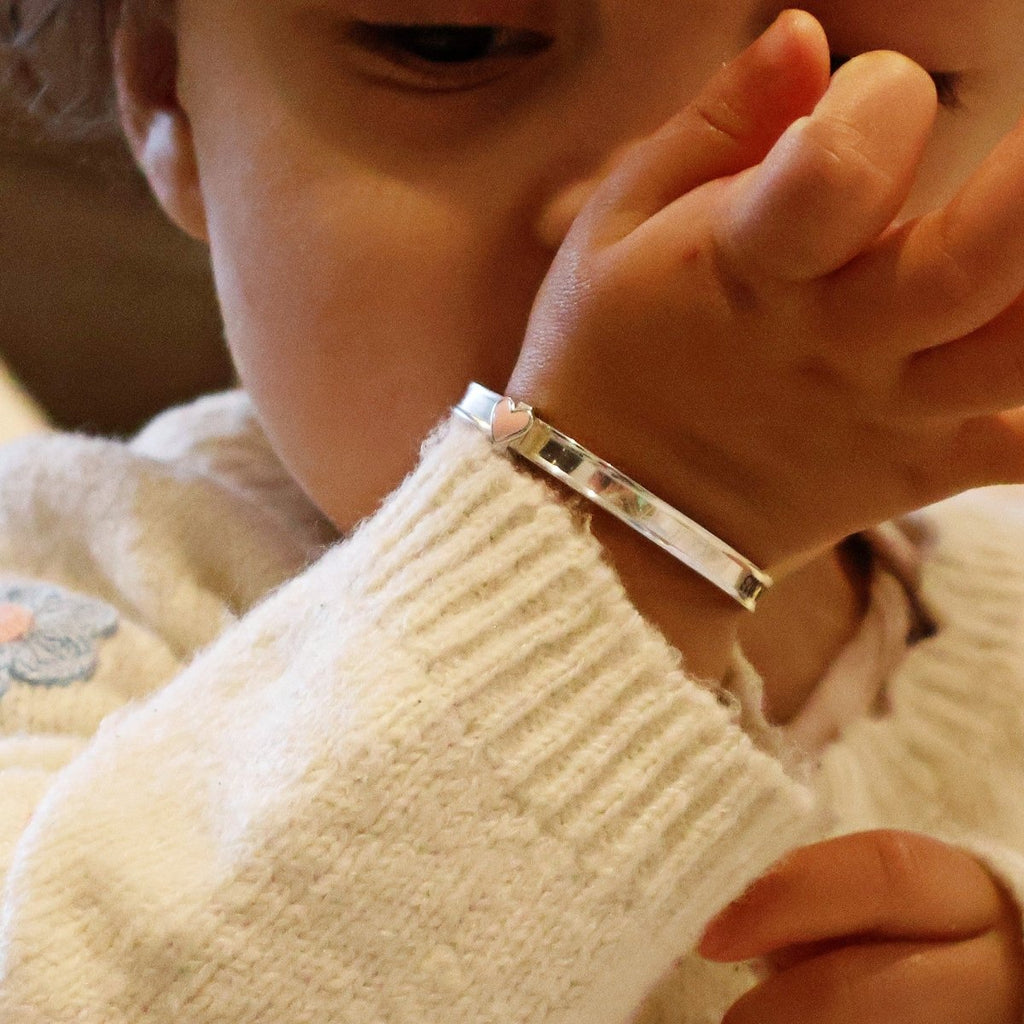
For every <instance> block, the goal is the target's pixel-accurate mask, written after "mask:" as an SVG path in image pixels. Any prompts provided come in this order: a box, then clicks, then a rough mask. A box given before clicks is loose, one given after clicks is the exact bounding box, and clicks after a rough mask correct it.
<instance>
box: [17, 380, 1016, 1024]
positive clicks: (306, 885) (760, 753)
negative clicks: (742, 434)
mask: <svg viewBox="0 0 1024 1024" xmlns="http://www.w3.org/2000/svg"><path fill="white" fill-rule="evenodd" d="M0 490H2V495H3V497H2V501H0V566H2V568H3V575H2V576H0V730H2V737H0V782H2V785H0V871H2V872H3V875H4V877H5V887H4V892H3V904H2V914H0V1021H2V1022H3V1024H44V1022H45V1024H61V1022H69V1024H70V1022H75V1024H127V1022H129V1021H130V1022H147V1024H165V1022H166V1024H171V1022H175V1024H177V1022H188V1024H214V1022H216V1024H250V1022H267V1024H313V1022H316V1024H433V1022H444V1024H463V1022H465V1024H541V1022H543V1024H625V1022H626V1021H629V1020H631V1019H633V1020H637V1021H641V1020H642V1021H643V1022H644V1024H653V1022H662V1021H664V1022H665V1024H669V1022H671V1024H697V1022H702V1024H704V1022H706V1024H711V1022H717V1021H719V1020H720V1018H721V1014H722V1012H723V1010H724V1008H725V1007H726V1006H727V1005H728V1004H729V1002H730V1001H731V1000H732V999H733V998H735V995H736V994H737V993H738V992H739V991H741V990H742V989H743V988H744V987H746V986H747V985H749V984H750V981H751V975H750V973H749V971H747V970H746V968H742V967H741V968H735V969H733V968H723V967H712V966H710V965H706V964H704V963H702V962H701V961H699V960H698V959H697V958H696V957H695V956H693V955H692V954H690V953H689V951H691V950H692V948H693V946H694V943H695V941H696V939H697V938H698V936H699V935H700V933H701V931H702V929H703V926H704V925H705V923H706V922H707V921H708V919H709V918H710V917H711V916H712V915H713V914H714V913H715V912H716V911H718V910H719V909H720V908H721V907H723V906H724V905H725V904H726V903H727V902H729V901H730V900H731V899H732V898H734V897H735V896H736V895H738V894H739V892H740V891H741V890H742V889H743V888H744V887H745V885H747V884H748V883H749V882H750V881H751V880H752V879H753V878H755V877H756V876H757V875H759V874H760V873H761V872H762V871H763V870H764V869H765V868H766V867H767V866H768V865H769V864H770V863H771V862H772V861H774V860H775V859H776V858H777V857H779V856H780V855H781V854H783V853H784V852H785V851H786V850H788V849H790V848H792V847H793V846H794V845H796V844H799V843H801V842H805V841H808V840H810V839H813V838H818V837H820V836H822V835H825V834H827V833H829V832H837V831H845V830H851V829H862V828H871V827H876V826H880V825H895V826H900V827H905V828H913V829H920V830H923V831H928V832H931V833H933V834H937V835H939V836H941V837H944V838H947V839H949V840H950V841H955V842H959V843H962V844H965V845H967V846H969V847H970V848H972V849H974V850H975V851H977V852H978V853H979V854H980V855H982V856H984V857H985V858H986V859H987V861H988V862H989V863H990V864H991V865H992V866H993V867H995V868H996V870H997V871H998V872H999V873H1000V874H1001V875H1002V877H1003V878H1004V879H1005V880H1006V881H1007V883H1008V884H1009V885H1010V886H1011V887H1012V888H1013V889H1014V891H1015V892H1016V893H1017V894H1018V896H1019V897H1020V898H1021V899H1022V900H1024V754H1022V752H1024V649H1022V644H1024V630H1022V629H1021V626H1022V618H1024V556H1022V552H1024V513H1021V512H1017V513H1015V514H1013V513H1010V512H1006V511H1004V510H1002V509H1000V510H999V513H998V514H993V510H992V503H993V500H994V499H990V498H988V497H987V496H986V495H970V496H965V497H963V498H960V499H958V500H956V501H954V502H949V503H946V504H945V505H944V506H942V507H939V508H936V509H935V510H933V513H932V514H933V515H934V517H935V518H936V519H937V520H938V521H939V525H940V530H941V544H940V547H939V549H938V552H937V553H936V554H935V556H934V557H933V559H932V560H931V562H930V563H929V565H928V566H927V568H926V574H925V581H924V587H925V597H926V599H927V600H928V601H929V602H930V604H931V607H932V610H933V611H934V612H935V613H936V614H937V616H938V618H939V621H940V625H941V628H940V632H939V634H938V636H936V637H935V638H933V639H931V640H929V641H927V642H925V643H923V644H921V645H920V646H918V647H916V648H915V649H914V650H913V652H912V654H911V655H910V656H909V657H908V659H907V660H906V661H905V663H904V664H903V666H902V667H901V668H900V670H899V672H898V674H897V677H896V678H894V679H893V680H892V681H891V686H890V691H889V692H890V696H891V702H892V709H891V711H890V713H889V714H888V715H887V716H886V717H884V718H882V719H877V720H870V721H863V722H859V723H857V724H856V725H855V726H854V727H853V728H850V729H848V730H847V732H846V733H845V734H844V736H843V738H842V739H841V741H840V742H838V743H836V744H834V745H833V746H832V747H830V748H829V749H828V751H827V752H826V754H825V756H824V757H823V759H822V762H821V764H820V766H809V765H804V766H801V765H799V764H796V762H795V759H794V757H793V756H791V755H786V756H780V751H779V749H778V743H777V738H776V736H775V735H774V733H773V732H772V731H771V730H769V729H768V728H767V727H766V726H765V725H764V724H763V722H759V720H758V716H757V711H756V707H754V706H753V705H752V704H750V703H749V702H748V705H747V706H746V707H745V708H740V707H737V706H736V705H735V704H731V703H730V702H729V701H727V700H722V699H720V698H716V697H715V696H714V695H713V694H712V693H710V692H709V691H708V690H707V689H706V688H705V687H703V686H701V685H698V684H697V683H696V682H694V681H693V680H691V679H688V678H687V676H686V675H685V673H684V671H683V670H682V668H681V666H680V664H679V660H678V656H677V654H676V653H675V652H674V651H673V650H672V649H671V648H669V647H668V646H667V645H666V644H665V643H664V641H663V640H662V639H661V637H660V636H659V635H658V634H657V633H656V632H655V631H654V630H653V629H651V628H650V627H649V626H648V625H647V624H646V623H645V622H644V621H643V620H642V619H641V618H640V616H639V615H638V614H637V613H636V611H635V610H634V609H633V607H632V606H631V605H630V604H629V602H628V601H627V600H626V598H625V596H624V594H623V592H622V591H621V589H620V586H619V584H618V582H617V580H616V578H615V577H614V574H613V573H612V571H611V570H610V569H609V568H608V567H607V565H606V564H605V563H604V562H603V561H602V558H601V552H600V549H599V547H598V545H597V544H596V543H595V542H594V541H593V540H592V538H591V537H590V536H589V535H588V534H587V533H586V531H585V530H584V529H582V528H581V527H580V526H579V524H578V523H577V522H575V521H574V519H573V517H572V516H571V515H570V513H569V512H568V511H567V510H566V509H565V508H564V507H562V506H561V505H560V504H558V502H556V501H554V500H553V499H552V497H551V495H550V494H549V492H548V491H547V489H546V488H545V487H544V486H543V485H542V484H540V483H538V482H537V481H535V480H534V479H532V478H531V477H530V476H528V475H526V474H523V473H521V472H519V471H518V470H517V469H516V468H515V467H513V466H512V465H511V463H509V462H508V461H506V460H504V459H501V458H498V457H496V456H495V455H494V454H493V453H492V452H491V451H490V450H489V448H488V447H487V445H486V444H485V443H484V442H483V441H482V439H481V438H479V437H478V436H477V435H476V433H475V432H474V431H473V430H472V429H471V428H469V427H467V426H465V425H463V424H459V423H451V424H448V425H446V426H445V427H444V428H442V429H441V430H440V431H439V432H438V434H437V435H436V436H435V437H434V438H433V439H432V440H431V441H430V442H429V443H428V445H427V446H426V448H425V450H424V454H423V458H422V461H421V463H420V465H419V467H418V468H417V469H416V471H415V472H414V473H413V474H412V475H411V476H410V477H409V479H408V480H407V481H406V482H405V483H404V485H403V486H402V487H401V488H400V490H399V491H398V492H396V494H395V495H394V496H392V497H391V498H390V499H389V500H388V501H387V503H386V504H385V505H384V506H383V508H382V509H381V510H380V511H379V512H378V513H377V514H376V515H375V516H373V517H372V518H371V519H369V520H368V521H367V522H365V523H364V524H363V525H362V526H361V527H360V528H359V529H358V530H357V531H356V532H355V533H354V535H353V536H352V537H351V538H349V539H348V540H347V541H345V542H344V543H341V544H337V545H334V546H333V547H330V548H329V550H327V551H326V553H324V554H323V555H322V557H318V556H320V553H321V549H322V547H323V546H324V544H325V542H326V541H327V540H328V538H329V531H328V530H327V529H326V527H325V525H324V524H323V523H322V522H321V521H320V519H319V518H318V517H317V515H316V513H315V512H314V511H313V510H312V509H311V508H310V507H309V506H308V504H306V503H305V501H304V500H303V499H302V498H301V497H300V496H299V495H298V493H297V492H296V490H295V488H294V487H293V486H291V485H290V484H289V483H288V482H287V480H286V479H285V478H284V476H283V473H282V471H281V470H280V467H278V466H277V464H276V462H275V461H274V460H273V458H272V456H270V454H269V453H268V451H267V449H266V445H265V442H264V441H263V439H262V437H261V435H260V434H259V431H258V430H257V429H256V428H255V426H254V424H253V422H252V417H251V413H250V411H249V407H248V405H247V403H246V402H245V400H244V399H243V398H242V397H241V396H238V395H228V396H221V397H218V398H214V399H210V400H207V401H205V402H202V403H200V404H199V405H198V406H195V407H193V408H190V409H186V410H179V411H176V412H174V413H171V414H168V415H167V416H165V417H163V418H162V419H161V420H159V421H157V422H156V423H155V424H154V425H153V426H151V427H150V428H149V429H148V430H147V431H146V432H144V433H143V434H142V435H141V436H140V437H139V438H138V439H137V440H136V441H135V442H134V443H133V444H131V445H128V446H126V445H121V444H117V443H114V442H106V441H98V440H91V439H84V438H75V437H50V438H39V439H29V440H26V441H19V442H16V443H14V444H12V445H9V446H7V447H6V448H2V449H0ZM307 563H312V564H310V565H309V567H308V568H304V567H305V566H306V565H307ZM288 580H290V582H285V581H288ZM275 588H276V589H275ZM268 595H269V596H268ZM733 683H734V689H735V690H736V692H739V693H744V694H748V695H749V694H752V693H753V694H754V695H755V696H754V698H753V700H754V703H756V691H757V682H756V679H754V678H753V677H752V675H751V673H750V670H749V669H748V668H745V667H744V665H743V662H742V659H741V658H740V657H739V656H738V657H737V667H736V671H735V678H734V680H733ZM741 720H742V723H743V724H745V725H746V728H744V727H741ZM784 762H785V764H784Z"/></svg>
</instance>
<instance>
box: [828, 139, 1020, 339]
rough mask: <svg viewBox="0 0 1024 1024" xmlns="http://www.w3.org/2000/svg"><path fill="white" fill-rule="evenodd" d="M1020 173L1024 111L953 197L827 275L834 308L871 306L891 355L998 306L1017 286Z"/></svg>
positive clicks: (860, 310) (958, 328) (977, 320)
mask: <svg viewBox="0 0 1024 1024" xmlns="http://www.w3.org/2000/svg"><path fill="white" fill-rule="evenodd" d="M1022 181H1024V119H1022V120H1021V121H1020V122H1018V124H1017V126H1016V127H1015V128H1014V130H1013V131H1012V132H1010V133H1009V134H1008V135H1007V136H1006V137H1005V138H1004V139H1003V140H1002V141H1001V142H1000V143H999V145H998V146H997V147H996V148H995V149H994V150H993V151H992V153H991V154H989V156H988V157H987V158H986V160H985V161H984V162H983V163H982V165H981V166H980V167H979V168H978V170H977V171H976V172H975V173H974V174H973V175H972V176H971V178H970V179H969V180H968V182H967V183H966V184H965V185H964V187H963V188H962V189H961V190H960V192H959V193H958V194H957V195H956V197H955V198H954V199H953V200H952V202H950V203H949V204H948V205H946V206H945V207H943V208H942V209H940V210H936V211H934V212H932V213H929V214H927V215H925V216H924V217H922V218H920V219H919V220H917V221H913V222H911V223H908V224H905V225H903V227H901V228H900V229H899V230H897V231H894V232H892V233H891V234H889V235H888V236H887V237H886V238H884V239H883V240H882V241H881V242H880V243H879V244H878V245H877V246H876V247H875V248H874V249H873V250H872V251H871V252H869V253H866V254H865V255H864V256H862V257H861V258H859V259H857V260H856V261H854V262H853V263H852V264H851V265H850V266H848V267H846V268H844V269H843V270H842V271H840V273H839V274H837V275H835V277H834V278H832V279H831V280H830V281H829V288H828V291H827V294H826V297H827V299H828V301H829V304H830V306H831V309H832V314H833V316H834V317H837V318H841V320H845V321H846V322H848V323H851V324H862V323H863V322H864V319H863V318H864V315H865V313H868V312H869V313H870V316H871V319H872V321H873V322H874V323H877V324H885V325H886V329H885V331H884V336H883V337H882V338H881V339H875V340H882V341H884V342H885V344H886V345H887V346H888V348H887V351H889V352H890V353H891V354H894V355H900V354H904V355H905V354H908V353H910V352H916V351H920V350H922V349H924V348H926V347H929V346H933V345H940V344H944V343H946V342H949V341H952V340H953V339H955V338H959V337H962V336H963V335H965V334H968V333H970V332H972V331H975V330H977V329H978V328H979V327H981V326H982V325H984V324H985V323H987V322H988V321H989V320H991V319H992V318H993V317H996V316H998V315H999V313H1000V312H1001V311H1002V310H1004V309H1005V308H1006V307H1007V306H1009V305H1010V303H1012V302H1013V301H1014V300H1015V299H1016V298H1017V297H1018V296H1019V295H1020V294H1021V292H1022V291H1024V188H1022V187H1021V182H1022ZM851 313H852V314H854V315H851ZM871 340H872V339H871V338H869V337H866V338H861V343H863V342H864V341H868V342H870V341H871Z"/></svg>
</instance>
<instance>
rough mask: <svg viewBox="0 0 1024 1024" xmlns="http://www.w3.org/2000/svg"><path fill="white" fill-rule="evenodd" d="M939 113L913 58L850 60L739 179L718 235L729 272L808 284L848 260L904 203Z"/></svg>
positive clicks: (928, 84) (890, 55)
mask: <svg viewBox="0 0 1024 1024" xmlns="http://www.w3.org/2000/svg"><path fill="white" fill-rule="evenodd" d="M936 109H937V101H936V96H935V87H934V84H933V83H932V81H931V79H930V78H929V77H928V75H927V74H926V73H925V72H924V71H923V70H922V69H921V68H920V67H918V66H917V65H916V64H914V63H913V62H912V61H910V60H908V59H907V58H906V57H902V56H900V55H899V54H896V53H887V52H876V53H867V54H863V55H861V56H860V57H857V58H855V59H854V60H852V61H850V62H849V63H848V64H846V65H845V66H844V67H843V68H841V69H840V70H839V71H838V72H837V73H836V75H835V76H834V78H833V80H832V84H831V86H830V87H829V90H828V92H827V93H826V94H825V96H824V98H823V99H822V100H821V102H820V103H818V105H817V107H816V108H815V110H814V112H813V113H812V114H811V115H810V116H809V117H805V118H801V119H800V120H798V121H796V122H795V123H794V124H793V125H792V126H791V127H790V128H789V129H787V131H786V132H785V134H784V135H783V136H782V138H781V139H780V140H779V142H778V143H777V144H776V146H775V147H774V148H773V149H772V151H771V152H770V153H769V154H768V156H767V157H766V159H765V160H764V162H763V163H761V164H760V166H758V167H757V168H754V169H753V170H751V171H749V172H747V173H746V174H744V175H742V176H741V177H740V178H739V179H738V180H737V181H736V182H735V183H734V187H733V189H732V195H731V197H730V200H729V202H728V205H727V209H726V213H725V215H724V217H723V220H722V224H721V226H720V228H719V231H718V236H717V241H718V245H719V248H720V250H721V253H722V256H723V257H724V259H725V263H726V266H727V267H729V268H730V269H731V270H732V271H734V272H736V273H738V275H739V277H740V278H741V279H751V278H753V279H755V280H756V279H759V278H762V277H768V278H782V279H784V280H791V281H800V280H810V279H812V278H816V277H821V276H824V275H825V274H828V273H830V272H831V271H834V270H836V269H837V268H839V267H841V266H843V265H845V264H846V263H848V262H849V261H850V260H852V259H853V258H854V257H855V256H857V255H858V254H859V253H860V252H862V251H863V250H864V249H865V248H866V247H867V246H868V245H870V244H871V243H872V242H874V241H875V239H877V238H878V236H879V235H880V234H881V233H882V232H883V231H884V230H885V229H886V227H888V226H889V224H890V223H891V222H892V220H893V218H894V217H895V216H896V214H897V213H898V212H899V210H900V208H901V207H902V206H903V204H904V202H905V201H906V198H907V195H908V194H909V192H910V189H911V187H912V185H913V180H914V174H915V171H916V169H917V165H918V162H919V160H920V158H921V153H922V151H923V149H924V146H925V144H926V142H927V140H928V136H929V134H930V132H931V128H932V124H933V123H934V119H935V112H936Z"/></svg>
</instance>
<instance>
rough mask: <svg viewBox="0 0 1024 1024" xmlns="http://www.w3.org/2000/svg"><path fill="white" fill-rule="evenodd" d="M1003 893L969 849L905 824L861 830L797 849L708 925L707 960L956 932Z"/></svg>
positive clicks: (988, 917) (969, 928)
mask: <svg viewBox="0 0 1024 1024" xmlns="http://www.w3.org/2000/svg"><path fill="white" fill-rule="evenodd" d="M1003 910H1004V904H1003V897H1002V893H1001V890H999V889H998V888H997V887H996V885H995V883H994V882H993V881H992V878H991V877H990V876H989V874H988V872H987V871H986V870H985V869H984V868H983V867H982V866H981V864H979V863H978V861H976V860H975V859H974V858H973V857H971V856H970V855H969V854H967V853H964V852H963V851H962V850H958V849H956V848H955V847H950V846H947V845H946V844H944V843H940V842H938V841H937V840H935V839H930V838H928V837H926V836H921V835H915V834H913V833H907V832H890V831H875V832H859V833H855V834H853V835H848V836H841V837H839V838H837V839H830V840H828V841H826V842H822V843H816V844H814V845H812V846H807V847H804V848H803V849H801V850H797V851H796V852H795V853H793V854H792V855H791V856H790V857H788V858H786V859H785V860H784V861H783V862H782V863H781V864H779V865H778V866H777V867H776V868H775V869H773V870H772V871H770V872H769V873H768V874H767V875H765V876H764V877H763V878H761V879H759V880H758V881H757V882H755V883H754V884H753V886H751V888H750V889H749V890H748V891H747V892H746V893H745V894H744V896H743V897H742V898H741V899H740V900H738V901H737V902H735V903H733V904H732V905H731V906H729V907H728V908H726V910H725V911H723V912H722V913H721V914H720V915H719V916H718V918H716V919H715V921H713V922H712V924H711V925H710V926H709V928H708V930H707V932H706V933H705V936H704V939H703V941H702V942H701V944H700V947H699V948H700V952H701V954H702V955H703V956H705V957H707V958H709V959H712V960H746V959H750V958H752V957H758V956H766V955H768V954H770V953H773V952H775V951H777V950H780V949H784V948H786V947H789V946H794V945H804V944H808V943H815V942H821V941H827V940H831V939H839V938H844V937H848V936H856V935H872V936H876V937H886V938H900V939H956V938H964V937H968V936H971V935H976V934H978V933H979V932H981V931H983V930H984V929H986V928H989V927H991V926H992V923H993V922H995V921H997V920H999V918H1000V916H1001V915H1002V913H1003Z"/></svg>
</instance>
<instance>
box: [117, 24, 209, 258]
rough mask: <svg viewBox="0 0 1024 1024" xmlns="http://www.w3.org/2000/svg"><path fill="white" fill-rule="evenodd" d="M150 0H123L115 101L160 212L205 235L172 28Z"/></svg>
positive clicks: (195, 234) (195, 233)
mask: <svg viewBox="0 0 1024 1024" xmlns="http://www.w3.org/2000/svg"><path fill="white" fill-rule="evenodd" d="M158 6H160V7H163V6H165V5H155V4H124V5H122V12H123V13H122V16H121V18H120V20H119V22H118V25H117V27H116V30H115V32H114V42H113V62H114V77H115V82H116V85H117V104H118V111H119V113H120V117H121V126H122V128H123V129H124V133H125V136H126V138H127V139H128V145H129V146H130V148H131V151H132V154H133V156H134V157H135V162H136V163H137V164H138V165H139V167H140V168H141V169H142V173H143V174H144V175H145V176H146V180H147V181H148V182H149V186H150V188H151V189H152V190H153V194H154V195H155V196H156V198H157V200H158V202H159V203H160V205H161V206H162V207H163V209H164V212H165V213H166V214H167V215H168V216H169V217H170V218H171V220H172V221H174V223H175V224H177V225H178V227H180V228H181V229H182V230H183V231H185V232H187V233H188V234H190V235H192V236H193V237H194V238H198V239H199V240H200V241H206V240H207V235H206V211H205V209H204V206H203V200H202V193H201V191H200V188H199V172H198V168H197V166H196V158H195V151H194V149H193V146H192V130H191V126H190V125H189V121H188V117H187V115H186V114H185V111H184V110H182V108H181V105H180V103H179V102H178V89H177V74H178V47H177V39H176V37H175V33H174V28H173V26H172V24H171V23H170V21H169V19H168V17H167V16H166V15H165V14H163V13H161V12H160V11H157V10H154V8H155V7H158Z"/></svg>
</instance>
